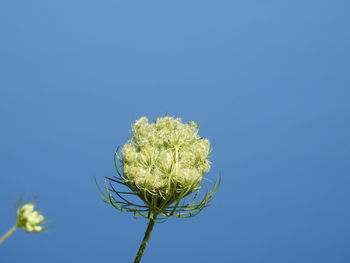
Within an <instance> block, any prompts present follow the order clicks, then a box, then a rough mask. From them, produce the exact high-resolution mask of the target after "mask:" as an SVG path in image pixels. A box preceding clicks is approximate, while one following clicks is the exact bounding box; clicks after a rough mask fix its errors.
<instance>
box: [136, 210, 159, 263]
mask: <svg viewBox="0 0 350 263" xmlns="http://www.w3.org/2000/svg"><path fill="white" fill-rule="evenodd" d="M156 217H157V215H153V216H152V215H151V217H150V219H149V222H148V226H147V229H146V232H145V236H144V237H143V240H142V243H141V245H140V248H139V251H137V254H136V257H135V260H134V263H139V262H140V260H141V258H142V255H143V252H144V250H145V248H146V246H147V242H148V239H149V237H150V235H151V232H152V229H153V226H154V223H155V222H156Z"/></svg>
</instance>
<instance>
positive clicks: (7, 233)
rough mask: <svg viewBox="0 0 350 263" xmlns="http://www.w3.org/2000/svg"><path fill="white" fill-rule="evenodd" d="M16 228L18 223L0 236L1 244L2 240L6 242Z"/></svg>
mask: <svg viewBox="0 0 350 263" xmlns="http://www.w3.org/2000/svg"><path fill="white" fill-rule="evenodd" d="M16 229H17V224H16V225H14V226H13V227H11V228H10V230H9V231H7V232H6V234H5V235H3V236H2V238H0V244H1V243H2V242H4V241H5V239H6V238H8V237H9V236H10V235H11V234H12V233H13V232H15V231H16Z"/></svg>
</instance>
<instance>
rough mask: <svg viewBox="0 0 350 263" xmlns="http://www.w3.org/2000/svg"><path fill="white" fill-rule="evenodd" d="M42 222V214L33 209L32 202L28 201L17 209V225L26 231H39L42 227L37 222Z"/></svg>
mask: <svg viewBox="0 0 350 263" xmlns="http://www.w3.org/2000/svg"><path fill="white" fill-rule="evenodd" d="M43 222H44V216H43V215H41V214H40V213H39V212H37V211H34V204H33V203H28V204H25V205H23V206H22V207H21V208H19V209H18V210H17V227H21V228H23V229H24V230H25V231H27V232H40V231H42V230H43V227H42V226H41V225H39V224H41V223H43Z"/></svg>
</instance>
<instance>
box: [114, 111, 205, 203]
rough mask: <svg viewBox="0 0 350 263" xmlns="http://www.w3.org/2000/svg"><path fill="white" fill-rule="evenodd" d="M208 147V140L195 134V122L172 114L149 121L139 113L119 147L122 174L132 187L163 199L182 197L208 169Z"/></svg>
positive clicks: (196, 130)
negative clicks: (123, 142) (125, 142)
mask: <svg viewBox="0 0 350 263" xmlns="http://www.w3.org/2000/svg"><path fill="white" fill-rule="evenodd" d="M210 151H211V149H210V143H209V141H208V140H207V139H204V138H201V137H200V136H199V135H198V125H197V124H196V123H194V122H189V123H187V124H186V123H182V121H181V119H180V118H172V117H164V118H158V119H157V120H156V121H155V122H154V123H149V122H148V119H147V118H146V117H142V118H141V119H139V120H137V121H136V122H135V124H134V125H133V127H132V138H131V139H130V141H129V143H127V144H125V145H124V147H123V149H122V156H121V162H122V167H123V174H124V178H125V181H126V182H127V183H128V185H129V186H130V187H131V188H133V189H135V190H141V191H143V192H147V193H149V194H151V195H158V196H160V197H162V198H163V199H174V198H173V197H174V196H175V199H176V198H178V197H179V196H182V197H183V196H186V195H188V194H190V193H192V192H193V191H195V190H197V189H198V188H199V187H200V183H201V179H202V176H203V175H204V174H205V173H206V172H208V171H209V170H210V162H209V160H208V157H209V153H210Z"/></svg>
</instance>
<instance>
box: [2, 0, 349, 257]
mask: <svg viewBox="0 0 350 263" xmlns="http://www.w3.org/2000/svg"><path fill="white" fill-rule="evenodd" d="M349 10H350V3H349V1H340V0H332V1H330V0H329V1H326V0H324V1H320V0H318V1H314V0H307V1H305V0H304V1H301V0H300V1H299V0H296V1H272V0H271V1H252V0H248V1H205V0H201V1H199V0H198V1H197V0H193V1H181V0H180V1H89V0H88V1H87V0H85V1H81V0H69V1H68V0H61V1H43V0H42V1H38V0H33V1H14V0H11V1H10V0H0V38H1V41H0V58H1V59H0V120H1V129H0V145H1V147H0V164H1V165H0V174H1V176H0V188H1V190H0V200H1V204H0V214H1V220H0V232H5V231H6V230H7V229H8V228H10V227H11V226H12V225H13V224H14V220H15V216H14V209H13V203H15V202H16V201H17V199H18V197H19V196H20V195H21V193H25V195H26V197H27V198H28V199H30V198H31V197H37V201H36V203H37V206H38V208H39V209H41V210H43V212H44V214H45V216H46V217H47V218H48V219H49V220H50V225H51V226H52V227H53V228H52V230H51V232H49V233H46V234H27V233H24V231H22V230H18V231H17V232H16V233H15V234H14V235H13V236H11V237H10V238H9V239H8V240H7V241H6V242H5V243H4V244H3V245H1V247H0V261H1V262H6V263H12V262H13V263H14V262H16V263H18V262H35V263H41V262H45V263H46V262H52V263H56V262H57V263H58V262H60V263H61V262H85V263H88V262H99V261H104V262H105V261H109V262H132V259H133V258H134V254H135V253H136V251H137V248H138V246H139V242H140V241H141V239H142V236H143V233H144V231H145V228H146V220H144V219H142V218H139V219H136V220H135V219H133V218H132V216H131V215H129V214H126V213H120V212H118V211H115V210H113V209H112V208H111V207H109V206H107V205H105V204H104V203H103V202H102V201H101V198H100V195H99V193H98V191H97V189H96V186H95V184H94V177H96V178H98V179H101V178H102V176H111V175H113V174H114V169H113V152H114V150H115V148H116V147H117V146H118V145H123V144H124V143H125V142H126V141H127V139H128V138H129V136H130V134H129V130H130V125H131V123H132V122H133V121H134V120H136V119H138V118H139V117H141V116H147V117H149V118H151V119H152V118H154V117H157V116H162V115H164V114H166V113H167V114H169V115H173V116H180V117H182V118H183V120H185V121H190V120H194V121H196V122H199V123H200V125H201V130H200V134H201V135H202V136H203V137H207V138H209V139H210V140H211V141H212V142H213V143H215V148H214V151H213V157H212V159H211V161H212V170H211V172H210V174H209V175H208V177H209V178H215V176H216V175H217V174H218V173H219V172H221V173H222V186H221V188H220V190H219V192H218V193H217V195H216V198H215V200H214V201H213V203H212V205H211V206H210V207H208V208H206V209H205V210H204V211H203V212H202V213H201V214H200V215H198V216H197V217H194V218H191V219H177V218H171V219H169V220H168V221H167V222H166V223H164V224H159V225H156V226H155V228H154V231H153V233H152V236H151V239H150V242H149V245H148V247H147V249H146V252H145V254H144V262H168V263H171V262H239V263H245V262H247V263H248V262H249V263H255V262H256V263H261V262H269V263H274V262H276V263H277V262H278V263H281V262H283V263H289V262H291V263H292V262H293V263H294V262H298V263H304V262H305V263H306V262H307V263H309V262H318V263H323V262H324V263H329V262H332V263H343V262H344V263H345V262H349V261H350V250H349V244H350V224H349V222H350V211H349V202H350V191H349V186H350V177H349V176H350V162H349V157H350V139H349V134H350V103H349V101H350V86H349V84H350V74H349V68H350V31H349V25H350V11H349ZM101 181H102V180H101Z"/></svg>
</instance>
